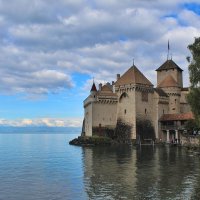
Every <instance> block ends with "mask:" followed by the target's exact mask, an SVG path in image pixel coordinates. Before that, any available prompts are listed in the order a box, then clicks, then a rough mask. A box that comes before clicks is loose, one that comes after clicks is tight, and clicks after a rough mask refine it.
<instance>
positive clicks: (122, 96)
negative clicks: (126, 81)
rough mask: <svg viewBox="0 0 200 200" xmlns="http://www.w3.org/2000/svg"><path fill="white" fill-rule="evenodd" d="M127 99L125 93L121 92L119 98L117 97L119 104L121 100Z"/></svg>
mask: <svg viewBox="0 0 200 200" xmlns="http://www.w3.org/2000/svg"><path fill="white" fill-rule="evenodd" d="M127 97H128V94H127V93H126V92H123V93H122V94H121V96H120V97H119V102H121V101H122V99H124V98H127Z"/></svg>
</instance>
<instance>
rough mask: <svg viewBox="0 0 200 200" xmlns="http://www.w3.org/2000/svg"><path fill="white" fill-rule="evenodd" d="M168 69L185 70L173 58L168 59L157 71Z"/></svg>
mask: <svg viewBox="0 0 200 200" xmlns="http://www.w3.org/2000/svg"><path fill="white" fill-rule="evenodd" d="M168 69H177V70H179V71H183V70H182V69H181V68H180V67H179V66H178V65H177V64H176V63H175V62H174V61H173V60H166V61H165V62H164V63H163V64H162V65H161V66H160V67H159V68H158V69H156V71H162V70H168Z"/></svg>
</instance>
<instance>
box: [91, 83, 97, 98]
mask: <svg viewBox="0 0 200 200" xmlns="http://www.w3.org/2000/svg"><path fill="white" fill-rule="evenodd" d="M96 94H97V88H96V85H95V83H94V82H93V84H92V88H91V90H90V95H91V96H93V97H94V98H95V97H96Z"/></svg>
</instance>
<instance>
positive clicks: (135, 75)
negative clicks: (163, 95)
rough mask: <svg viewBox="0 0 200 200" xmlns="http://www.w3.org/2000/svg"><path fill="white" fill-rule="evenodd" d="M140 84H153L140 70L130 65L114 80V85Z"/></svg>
mask: <svg viewBox="0 0 200 200" xmlns="http://www.w3.org/2000/svg"><path fill="white" fill-rule="evenodd" d="M132 83H133V84H142V85H150V86H153V84H152V83H151V82H150V81H149V80H148V79H147V78H146V77H145V76H144V75H143V74H142V72H140V70H139V69H138V68H137V67H136V66H132V67H131V68H129V69H128V71H126V72H125V73H124V74H123V75H122V76H121V77H120V78H119V79H118V80H117V81H116V82H115V85H116V86H119V85H127V84H132Z"/></svg>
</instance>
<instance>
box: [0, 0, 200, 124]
mask: <svg viewBox="0 0 200 200" xmlns="http://www.w3.org/2000/svg"><path fill="white" fill-rule="evenodd" d="M199 21H200V3H199V0H194V1H193V0H168V1H163V0H123V1H120V0H56V1H54V0H32V1H28V0H6V1H5V0H0V126H71V127H78V126H81V124H82V120H83V100H84V99H85V98H86V97H87V96H88V95H89V92H90V87H91V84H92V81H93V78H94V81H95V83H97V85H98V83H100V82H102V83H106V82H108V81H109V82H111V81H115V80H116V74H117V73H120V74H123V73H124V72H125V71H126V70H128V68H129V67H131V66H132V64H133V59H134V64H135V65H136V66H137V67H138V68H139V69H140V70H141V71H142V72H143V74H144V75H145V76H146V77H147V78H148V79H149V80H150V81H151V82H152V83H153V84H154V85H155V87H156V72H155V69H157V68H158V67H159V66H160V65H161V64H162V63H164V62H165V61H166V59H167V47H168V40H169V44H170V57H172V59H173V60H174V61H175V62H176V63H177V64H178V65H179V66H180V67H181V68H182V69H183V70H184V72H183V75H184V78H183V79H184V86H185V87H187V86H189V78H188V76H189V75H188V70H187V68H188V63H187V61H186V57H187V56H190V52H189V50H188V49H187V46H188V45H189V44H192V43H193V42H194V38H195V37H200V23H199Z"/></svg>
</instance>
